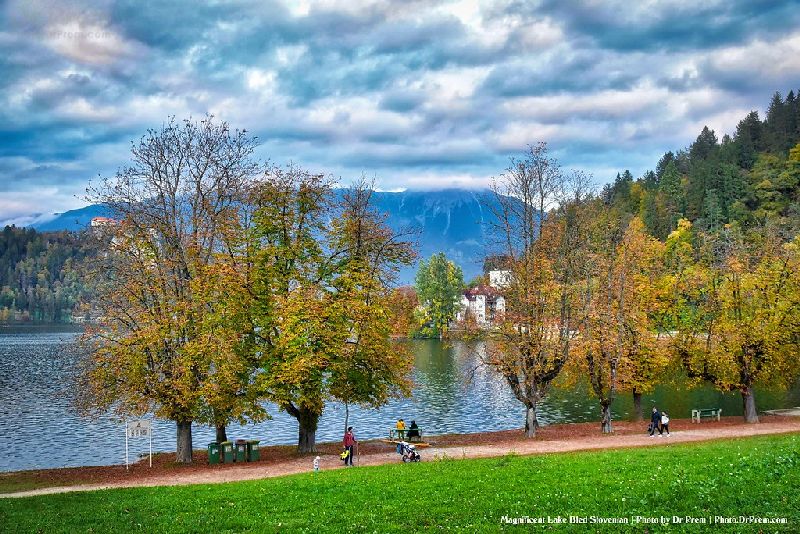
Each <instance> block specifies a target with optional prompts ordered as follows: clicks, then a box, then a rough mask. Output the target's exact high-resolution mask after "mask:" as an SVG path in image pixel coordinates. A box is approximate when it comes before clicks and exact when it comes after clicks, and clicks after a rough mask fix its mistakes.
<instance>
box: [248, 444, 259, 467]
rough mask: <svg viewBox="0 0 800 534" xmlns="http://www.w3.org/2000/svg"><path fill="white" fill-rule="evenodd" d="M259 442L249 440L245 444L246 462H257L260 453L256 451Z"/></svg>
mask: <svg viewBox="0 0 800 534" xmlns="http://www.w3.org/2000/svg"><path fill="white" fill-rule="evenodd" d="M258 443H259V440H257V439H251V440H250V441H248V442H247V461H248V462H257V461H258V460H259V459H260V458H261V452H260V451H259V449H258Z"/></svg>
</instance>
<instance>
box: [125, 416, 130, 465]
mask: <svg viewBox="0 0 800 534" xmlns="http://www.w3.org/2000/svg"><path fill="white" fill-rule="evenodd" d="M125 469H126V470H127V469H129V467H128V423H125Z"/></svg>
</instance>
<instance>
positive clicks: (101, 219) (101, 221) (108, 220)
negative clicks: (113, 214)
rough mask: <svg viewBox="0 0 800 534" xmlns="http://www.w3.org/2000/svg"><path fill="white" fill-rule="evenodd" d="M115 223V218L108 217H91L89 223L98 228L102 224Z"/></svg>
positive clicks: (111, 224) (110, 224)
mask: <svg viewBox="0 0 800 534" xmlns="http://www.w3.org/2000/svg"><path fill="white" fill-rule="evenodd" d="M116 224H117V220H116V219H112V218H110V217H92V222H91V223H90V225H91V227H92V228H100V227H102V226H115V225H116Z"/></svg>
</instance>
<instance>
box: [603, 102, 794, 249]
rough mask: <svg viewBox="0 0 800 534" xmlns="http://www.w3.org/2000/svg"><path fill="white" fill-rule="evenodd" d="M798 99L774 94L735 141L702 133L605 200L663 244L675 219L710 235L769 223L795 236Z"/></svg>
mask: <svg viewBox="0 0 800 534" xmlns="http://www.w3.org/2000/svg"><path fill="white" fill-rule="evenodd" d="M798 143H800V98H798V96H797V95H796V94H795V93H794V91H789V93H788V95H787V96H786V98H783V97H782V96H781V95H780V93H775V95H774V96H773V98H772V101H771V103H770V105H769V109H768V111H767V116H766V118H765V119H764V120H763V121H762V120H761V118H760V117H759V115H758V113H757V112H755V111H752V112H750V113H749V114H748V115H747V116H746V117H744V118H743V119H742V120H741V121H740V122H739V124H738V126H737V127H736V132H735V133H734V134H733V136H730V135H728V134H725V135H723V136H722V139H719V138H718V136H717V134H716V133H715V132H714V131H713V130H709V129H708V127H706V128H703V131H702V132H700V135H698V136H697V139H696V140H695V141H694V143H692V144H691V146H689V148H687V149H685V150H680V151H678V152H667V153H666V154H664V156H663V157H662V158H661V159H660V161H659V162H658V164H657V165H656V168H655V170H654V171H648V172H646V173H645V174H644V175H643V176H642V177H640V178H638V179H635V180H634V178H633V176H632V175H631V173H630V172H628V171H625V172H623V173H621V174H618V175H617V178H616V180H615V181H614V183H612V184H609V185H607V186H606V187H605V188H604V190H603V193H602V195H603V197H604V200H605V201H606V202H607V203H609V204H614V205H616V206H618V207H622V208H623V209H625V210H626V211H628V212H630V213H634V214H638V215H640V216H641V217H642V220H643V221H644V223H645V225H646V226H647V229H648V230H649V231H650V233H651V234H653V235H654V236H656V237H658V238H660V239H662V240H663V239H665V238H666V237H667V235H668V234H669V232H670V231H671V230H673V229H675V226H676V223H677V221H678V219H680V218H682V217H683V218H687V219H689V220H691V221H692V222H693V223H694V224H695V226H696V227H698V228H700V229H702V230H707V231H715V230H717V229H718V228H720V227H721V226H723V225H725V224H728V223H737V224H739V225H740V226H742V227H743V228H747V227H751V226H755V225H759V224H763V223H765V222H766V221H767V220H770V221H772V222H775V223H777V224H781V225H783V226H785V227H786V230H787V233H796V232H797V230H798V221H800V196H799V195H798V184H800V145H798Z"/></svg>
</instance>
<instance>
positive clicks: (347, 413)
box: [344, 402, 350, 434]
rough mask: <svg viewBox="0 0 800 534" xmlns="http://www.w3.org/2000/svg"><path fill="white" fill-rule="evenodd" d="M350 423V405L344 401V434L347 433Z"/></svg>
mask: <svg viewBox="0 0 800 534" xmlns="http://www.w3.org/2000/svg"><path fill="white" fill-rule="evenodd" d="M349 424H350V405H349V404H348V403H346V402H345V403H344V434H347V427H348V425H349Z"/></svg>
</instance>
